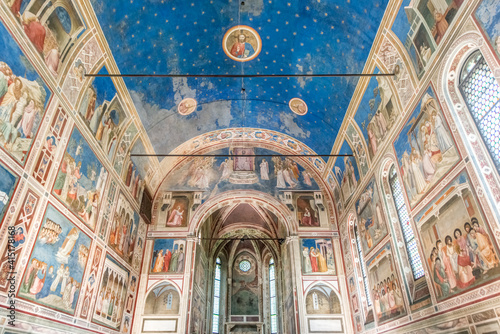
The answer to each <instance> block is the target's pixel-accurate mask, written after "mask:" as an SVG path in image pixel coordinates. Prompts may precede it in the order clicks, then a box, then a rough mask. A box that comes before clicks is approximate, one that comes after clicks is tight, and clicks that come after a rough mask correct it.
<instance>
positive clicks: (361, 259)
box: [354, 226, 372, 306]
mask: <svg viewBox="0 0 500 334" xmlns="http://www.w3.org/2000/svg"><path fill="white" fill-rule="evenodd" d="M354 234H355V235H356V249H357V250H358V257H359V265H360V267H361V275H363V285H364V287H365V295H366V302H367V303H368V306H371V305H372V298H371V296H370V288H369V287H368V277H367V276H366V265H365V260H364V256H363V249H362V248H361V240H360V239H359V233H358V227H357V226H354Z"/></svg>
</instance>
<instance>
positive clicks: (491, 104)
mask: <svg viewBox="0 0 500 334" xmlns="http://www.w3.org/2000/svg"><path fill="white" fill-rule="evenodd" d="M459 87H460V90H461V92H462V96H463V97H464V100H465V103H466V104H467V107H468V108H469V111H470V113H471V115H472V118H473V119H474V122H475V123H476V126H477V129H478V130H479V133H480V134H481V137H482V138H483V141H484V143H485V144H486V147H487V148H488V150H489V151H490V154H491V157H492V159H493V162H494V163H495V165H496V168H497V169H498V170H499V171H500V140H498V138H499V137H500V102H499V101H500V87H499V85H498V81H497V80H496V79H495V77H494V76H493V73H491V70H490V68H489V66H488V64H487V63H486V61H485V60H484V57H483V55H482V54H481V52H479V50H478V51H476V52H474V53H473V54H472V55H471V56H470V57H469V58H468V59H467V61H466V62H465V64H464V66H463V67H462V73H461V74H460V84H459Z"/></svg>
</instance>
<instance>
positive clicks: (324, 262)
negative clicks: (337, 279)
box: [301, 238, 336, 275]
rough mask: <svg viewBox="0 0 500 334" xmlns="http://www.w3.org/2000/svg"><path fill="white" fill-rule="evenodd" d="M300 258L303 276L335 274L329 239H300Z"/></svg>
mask: <svg viewBox="0 0 500 334" xmlns="http://www.w3.org/2000/svg"><path fill="white" fill-rule="evenodd" d="M301 257H302V261H301V262H302V273H303V274H305V275H335V274H336V267H335V257H334V255H333V246H332V240H331V239H328V238H325V239H319V238H318V239H301Z"/></svg>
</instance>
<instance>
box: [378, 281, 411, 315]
mask: <svg viewBox="0 0 500 334" xmlns="http://www.w3.org/2000/svg"><path fill="white" fill-rule="evenodd" d="M372 293H373V306H374V308H375V313H376V315H377V318H378V319H379V320H380V321H383V320H384V319H387V318H391V317H394V316H397V315H399V314H400V313H401V311H402V310H403V309H404V301H403V294H402V292H401V289H400V288H399V283H398V280H397V279H396V277H395V276H394V274H392V275H391V277H390V278H389V277H387V278H386V279H384V280H382V281H380V282H379V283H378V284H377V286H376V287H374V288H373V290H372Z"/></svg>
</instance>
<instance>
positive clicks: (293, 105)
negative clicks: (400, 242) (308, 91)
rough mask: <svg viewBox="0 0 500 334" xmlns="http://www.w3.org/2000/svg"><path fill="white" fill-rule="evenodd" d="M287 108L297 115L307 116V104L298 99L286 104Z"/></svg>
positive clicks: (295, 98)
mask: <svg viewBox="0 0 500 334" xmlns="http://www.w3.org/2000/svg"><path fill="white" fill-rule="evenodd" d="M288 106H289V107H290V109H291V110H292V111H293V112H294V113H296V114H297V115H300V116H304V115H305V114H307V104H306V103H305V102H304V100H302V99H299V98H298V97H294V98H293V99H291V100H290V102H288Z"/></svg>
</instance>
